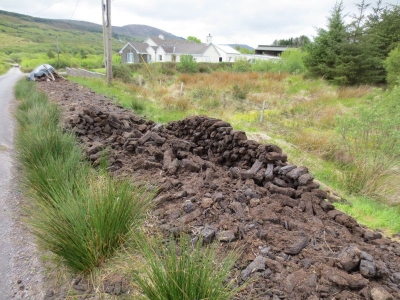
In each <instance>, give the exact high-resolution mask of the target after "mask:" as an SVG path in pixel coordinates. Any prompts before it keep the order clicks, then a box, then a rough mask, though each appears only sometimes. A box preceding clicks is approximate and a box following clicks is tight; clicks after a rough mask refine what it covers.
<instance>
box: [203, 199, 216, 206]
mask: <svg viewBox="0 0 400 300" xmlns="http://www.w3.org/2000/svg"><path fill="white" fill-rule="evenodd" d="M213 203H214V200H213V199H211V198H203V199H202V200H201V207H202V208H209V207H211V206H212V205H213Z"/></svg>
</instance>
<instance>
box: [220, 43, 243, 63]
mask: <svg viewBox="0 0 400 300" xmlns="http://www.w3.org/2000/svg"><path fill="white" fill-rule="evenodd" d="M215 47H216V48H217V51H218V52H219V55H220V61H226V62H234V61H235V60H236V59H238V58H239V57H240V56H241V55H242V54H241V53H240V52H239V51H237V50H236V49H234V48H232V47H231V46H228V45H215Z"/></svg>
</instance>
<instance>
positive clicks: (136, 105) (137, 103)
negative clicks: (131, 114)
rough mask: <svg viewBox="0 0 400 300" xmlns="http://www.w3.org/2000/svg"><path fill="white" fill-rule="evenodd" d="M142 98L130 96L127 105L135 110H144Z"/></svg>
mask: <svg viewBox="0 0 400 300" xmlns="http://www.w3.org/2000/svg"><path fill="white" fill-rule="evenodd" d="M143 101H144V100H143V99H138V98H137V97H132V98H131V102H130V103H129V106H130V108H131V109H133V110H134V111H135V112H142V111H143V110H144V108H145V107H144V104H143Z"/></svg>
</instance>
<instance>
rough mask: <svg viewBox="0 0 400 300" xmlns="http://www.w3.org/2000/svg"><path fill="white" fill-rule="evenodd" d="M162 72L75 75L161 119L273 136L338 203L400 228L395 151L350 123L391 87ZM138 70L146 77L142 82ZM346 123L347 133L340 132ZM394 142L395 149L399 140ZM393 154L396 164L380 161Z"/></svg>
mask: <svg viewBox="0 0 400 300" xmlns="http://www.w3.org/2000/svg"><path fill="white" fill-rule="evenodd" d="M150 67H152V66H150ZM152 68H156V67H152ZM165 73H166V72H157V70H156V69H150V72H148V71H146V70H145V69H143V70H141V69H139V70H135V71H134V72H132V73H129V76H130V79H129V81H130V82H128V83H126V82H122V81H119V80H116V81H114V83H113V85H112V86H110V87H109V86H107V85H106V83H105V81H104V80H101V79H95V80H89V79H83V78H71V80H73V81H75V82H77V83H79V84H82V85H85V86H88V87H90V88H91V89H93V90H94V91H96V92H98V93H101V94H105V95H107V96H109V97H111V98H113V99H114V100H115V101H116V102H118V103H119V104H121V105H123V106H125V107H127V108H131V109H133V110H134V111H135V112H136V113H138V114H140V115H142V116H145V117H147V118H148V119H151V120H153V121H156V122H160V123H167V122H168V121H171V120H178V119H181V118H184V117H187V116H190V115H199V114H206V115H208V116H210V117H217V118H221V119H223V120H225V121H228V122H230V123H231V124H232V126H233V127H234V128H235V129H241V130H244V131H246V132H247V133H248V134H249V135H250V136H252V138H254V139H257V140H259V141H267V140H268V141H269V142H271V141H272V142H274V143H276V144H278V145H279V146H281V147H282V148H283V149H284V151H285V152H287V153H288V154H289V159H290V161H291V162H293V163H296V164H302V165H305V166H307V167H309V168H310V170H311V172H312V173H313V174H314V175H315V177H316V178H317V179H318V180H320V181H321V182H323V183H324V184H326V185H328V186H330V187H332V188H333V189H334V190H336V191H337V192H338V193H339V194H340V195H341V197H343V198H346V199H351V201H352V203H353V206H346V205H344V204H340V205H338V207H340V208H341V209H342V210H345V211H346V212H347V213H349V214H351V215H354V216H356V217H357V218H358V220H359V221H360V222H361V223H363V224H366V225H367V226H369V227H371V228H374V229H382V230H385V231H386V232H387V233H388V234H392V233H397V232H399V231H400V226H399V224H400V209H399V206H398V204H399V203H400V198H399V195H400V191H399V187H398V186H397V184H396V182H398V181H399V180H400V175H399V173H398V172H397V171H396V170H397V166H398V164H399V160H398V157H391V156H390V155H389V154H388V153H386V154H385V153H383V155H381V154H382V153H381V149H374V148H373V147H372V140H369V141H367V140H360V139H359V140H357V139H356V137H358V135H357V131H356V129H357V128H355V127H354V126H351V124H352V122H353V120H352V119H351V117H353V116H355V117H357V116H359V115H360V110H362V109H365V108H366V109H368V108H369V107H374V105H375V104H379V103H383V102H382V101H381V100H382V99H385V97H386V98H387V97H388V96H387V95H388V94H387V93H386V94H385V93H384V92H383V91H382V90H380V89H377V88H373V87H370V86H359V87H336V86H332V85H328V84H327V83H325V82H324V81H323V80H310V79H307V78H304V77H303V76H302V75H290V74H287V73H279V72H274V73H265V72H264V73H263V72H242V73H238V72H226V71H215V72H210V73H198V74H183V73H179V72H178V71H176V70H175V69H172V71H171V72H170V73H168V72H167V74H165ZM168 74H170V75H168ZM125 75H126V74H125ZM139 76H142V78H143V81H144V82H145V84H143V85H140V84H139V79H138V78H139ZM125 81H127V80H125ZM181 87H182V93H181ZM389 96H390V94H389ZM393 97H395V96H393ZM384 105H385V107H390V104H384ZM263 106H264V108H265V110H264V115H263V120H262V121H261V118H260V117H261V112H262V107H263ZM367 115H368V114H367ZM338 120H342V121H343V120H344V121H343V122H342V123H339V122H338ZM376 120H379V117H376ZM371 124H372V123H370V125H371ZM385 124H386V123H385ZM339 125H340V126H341V127H340V126H339ZM367 125H368V124H367V123H365V124H363V126H364V127H363V130H364V129H365V130H364V132H367V133H368V132H369V133H370V134H369V136H371V137H372V136H387V135H386V134H378V133H377V131H376V130H375V128H371V126H370V127H368V126H367ZM385 126H386V125H385ZM381 127H382V126H381ZM385 130H386V129H385ZM342 131H346V133H347V134H348V135H347V136H343V135H342ZM350 133H351V134H352V135H353V136H350V135H349V134H350ZM346 138H347V140H346ZM349 141H352V143H349ZM381 142H382V143H383V144H384V143H387V142H388V140H385V141H383V140H382V141H381ZM387 144H390V143H387ZM360 145H363V146H364V150H365V151H364V152H365V153H368V155H369V156H368V157H378V155H377V154H379V157H380V159H379V160H375V161H372V162H371V161H370V160H369V158H368V160H366V158H365V157H366V156H364V157H361V156H360V155H358V152H357V151H359V150H358V149H359V148H360V147H359V146H360ZM393 147H395V148H393V149H398V145H396V146H393ZM396 151H397V150H396ZM378 152H379V153H378ZM389 158H390V159H389ZM389 160H390V162H391V164H392V165H390V164H386V165H385V164H383V163H380V162H385V161H389ZM371 163H372V165H371ZM371 166H373V167H374V168H373V169H371ZM371 170H372V171H371ZM368 171H371V172H368ZM366 175H368V176H366ZM366 199H367V200H366ZM375 209H379V214H376V213H375V212H374V210H375ZM359 211H362V213H360V212H359ZM361 215H362V216H363V218H361Z"/></svg>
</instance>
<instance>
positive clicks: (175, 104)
mask: <svg viewBox="0 0 400 300" xmlns="http://www.w3.org/2000/svg"><path fill="white" fill-rule="evenodd" d="M162 103H163V106H164V107H165V109H167V110H176V111H187V110H188V109H189V108H190V107H191V103H190V100H189V99H188V98H186V97H182V96H181V97H173V96H167V97H163V98H162Z"/></svg>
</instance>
